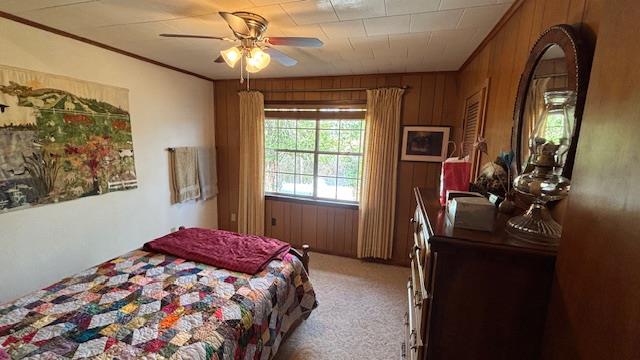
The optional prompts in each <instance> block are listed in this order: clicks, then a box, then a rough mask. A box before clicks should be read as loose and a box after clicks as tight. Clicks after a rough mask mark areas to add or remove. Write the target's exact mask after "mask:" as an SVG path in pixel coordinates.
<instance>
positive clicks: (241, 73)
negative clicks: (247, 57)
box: [240, 54, 244, 84]
mask: <svg viewBox="0 0 640 360" xmlns="http://www.w3.org/2000/svg"><path fill="white" fill-rule="evenodd" d="M243 60H244V54H243V55H242V56H241V57H240V84H242V83H244V65H243V64H242V61H243Z"/></svg>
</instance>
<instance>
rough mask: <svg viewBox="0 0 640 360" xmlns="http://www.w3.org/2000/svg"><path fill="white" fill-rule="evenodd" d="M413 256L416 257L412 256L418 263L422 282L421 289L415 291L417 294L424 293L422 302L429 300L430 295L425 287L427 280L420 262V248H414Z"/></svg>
mask: <svg viewBox="0 0 640 360" xmlns="http://www.w3.org/2000/svg"><path fill="white" fill-rule="evenodd" d="M413 254H414V256H412V257H413V258H414V259H415V261H416V267H417V268H418V280H419V282H420V287H419V289H418V288H417V289H415V290H416V293H418V292H420V293H422V294H421V295H422V296H421V299H422V300H427V299H429V293H428V292H427V288H426V287H425V284H426V282H425V278H424V269H423V264H422V263H421V261H420V248H419V247H417V246H416V247H414V248H413ZM427 254H428V253H427Z"/></svg>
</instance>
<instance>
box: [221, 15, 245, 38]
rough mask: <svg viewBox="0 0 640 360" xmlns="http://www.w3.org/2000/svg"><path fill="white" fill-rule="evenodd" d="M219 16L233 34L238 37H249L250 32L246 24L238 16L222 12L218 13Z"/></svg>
mask: <svg viewBox="0 0 640 360" xmlns="http://www.w3.org/2000/svg"><path fill="white" fill-rule="evenodd" d="M219 14H220V16H222V18H223V19H224V21H226V22H227V24H229V27H230V28H231V30H233V31H234V32H236V33H238V34H240V35H244V36H251V30H250V29H249V26H248V25H247V22H246V21H244V19H243V18H241V17H240V16H236V15H233V14H232V13H228V12H224V11H220V12H219Z"/></svg>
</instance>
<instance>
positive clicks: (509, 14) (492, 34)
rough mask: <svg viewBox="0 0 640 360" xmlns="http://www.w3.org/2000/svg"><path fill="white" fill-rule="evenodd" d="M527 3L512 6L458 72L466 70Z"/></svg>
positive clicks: (522, 0)
mask: <svg viewBox="0 0 640 360" xmlns="http://www.w3.org/2000/svg"><path fill="white" fill-rule="evenodd" d="M525 1H527V0H516V1H515V2H514V3H513V4H511V7H510V8H509V9H508V10H507V12H505V13H504V15H502V17H501V18H500V20H498V22H497V23H496V25H495V26H494V27H493V29H491V31H490V32H489V34H487V36H486V37H485V38H484V40H482V42H481V43H480V45H478V47H476V49H475V50H473V52H472V53H471V55H469V57H468V58H467V60H465V62H464V63H463V64H462V66H460V68H459V69H458V72H462V70H464V68H466V67H467V66H468V65H469V64H470V63H471V62H472V61H473V59H474V58H475V57H476V56H478V54H479V53H480V52H481V51H482V50H483V49H484V48H485V47H486V46H487V44H489V42H490V41H491V40H492V39H493V38H494V37H495V36H496V34H497V33H498V32H499V31H500V30H501V29H502V27H503V26H505V25H506V23H507V22H508V21H509V20H510V19H511V17H512V16H513V15H514V14H515V13H516V11H518V9H519V8H520V6H522V4H524V2H525Z"/></svg>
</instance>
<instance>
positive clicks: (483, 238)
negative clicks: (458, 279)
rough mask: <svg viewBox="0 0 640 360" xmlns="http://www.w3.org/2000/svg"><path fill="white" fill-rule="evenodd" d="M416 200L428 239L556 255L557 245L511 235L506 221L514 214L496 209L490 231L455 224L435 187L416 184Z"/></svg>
mask: <svg viewBox="0 0 640 360" xmlns="http://www.w3.org/2000/svg"><path fill="white" fill-rule="evenodd" d="M415 193H416V198H417V199H416V200H417V202H418V205H419V206H420V207H421V208H422V211H423V212H424V213H425V214H426V217H427V218H428V219H429V220H428V222H429V224H430V226H431V231H432V232H433V239H431V240H430V242H432V243H433V242H444V243H456V245H470V246H478V245H479V246H485V247H486V246H489V247H493V248H496V249H502V250H507V251H513V252H523V253H530V254H535V255H543V256H555V255H556V253H557V249H553V248H548V247H543V246H536V245H533V244H528V243H524V242H521V241H519V240H517V239H514V238H512V237H510V236H509V235H508V234H507V233H506V231H505V228H506V222H507V220H508V219H509V218H510V217H511V216H513V215H505V214H501V213H498V215H497V216H496V220H495V226H494V229H493V231H491V232H489V231H479V230H468V229H460V228H455V227H454V226H453V224H452V223H451V221H449V219H448V217H447V214H446V208H444V207H442V206H441V205H440V201H439V198H438V191H437V190H435V189H428V188H416V191H415Z"/></svg>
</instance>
